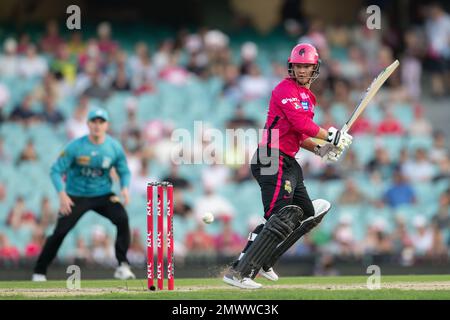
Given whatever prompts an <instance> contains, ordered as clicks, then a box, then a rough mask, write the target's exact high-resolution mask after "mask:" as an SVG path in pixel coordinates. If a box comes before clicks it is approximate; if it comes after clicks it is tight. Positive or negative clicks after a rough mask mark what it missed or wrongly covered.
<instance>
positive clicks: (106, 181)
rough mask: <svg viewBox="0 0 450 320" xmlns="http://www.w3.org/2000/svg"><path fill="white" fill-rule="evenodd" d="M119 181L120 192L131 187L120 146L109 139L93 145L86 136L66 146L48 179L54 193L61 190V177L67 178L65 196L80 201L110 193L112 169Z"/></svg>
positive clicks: (107, 137)
mask: <svg viewBox="0 0 450 320" xmlns="http://www.w3.org/2000/svg"><path fill="white" fill-rule="evenodd" d="M112 167H114V168H115V169H116V171H117V174H118V175H119V178H120V187H121V189H122V190H123V189H124V188H128V187H129V184H130V170H129V169H128V165H127V160H126V157H125V152H124V150H123V148H122V146H121V145H120V143H119V142H118V141H117V140H116V139H114V138H112V137H111V136H109V135H106V136H105V141H104V142H103V143H101V144H94V143H93V142H92V141H91V140H90V139H89V136H84V137H81V138H78V139H76V140H74V141H72V142H71V143H69V144H68V145H67V147H66V148H65V149H64V151H63V152H62V153H61V155H60V156H59V158H58V160H57V161H56V162H55V163H54V164H53V166H52V168H51V173H50V175H51V179H52V182H53V185H54V186H55V188H56V191H57V192H58V193H59V192H61V191H63V190H64V182H63V178H62V176H63V175H64V174H65V175H66V188H65V190H66V193H67V194H69V195H72V196H79V197H95V196H101V195H105V194H108V193H110V192H111V189H112V183H113V181H112V179H111V175H110V171H111V168H112Z"/></svg>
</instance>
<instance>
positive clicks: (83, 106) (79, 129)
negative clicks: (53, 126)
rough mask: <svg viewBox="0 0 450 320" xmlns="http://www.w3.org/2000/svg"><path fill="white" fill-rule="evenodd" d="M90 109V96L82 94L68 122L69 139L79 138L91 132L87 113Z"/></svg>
mask: <svg viewBox="0 0 450 320" xmlns="http://www.w3.org/2000/svg"><path fill="white" fill-rule="evenodd" d="M88 111H89V98H88V97H87V96H81V97H80V100H79V102H78V106H77V107H76V109H75V111H74V113H73V115H72V117H71V118H69V120H68V121H67V123H66V131H67V136H68V138H69V139H75V138H79V137H81V136H84V135H86V134H88V133H89V129H88V126H87V114H88Z"/></svg>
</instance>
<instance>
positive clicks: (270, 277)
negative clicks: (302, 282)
mask: <svg viewBox="0 0 450 320" xmlns="http://www.w3.org/2000/svg"><path fill="white" fill-rule="evenodd" d="M258 274H259V275H260V276H263V277H264V278H266V279H268V280H270V281H278V275H277V274H276V273H275V271H273V268H272V267H270V268H269V269H267V270H264V268H261V269H259V273H258Z"/></svg>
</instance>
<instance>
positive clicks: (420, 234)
mask: <svg viewBox="0 0 450 320" xmlns="http://www.w3.org/2000/svg"><path fill="white" fill-rule="evenodd" d="M413 224H414V227H415V228H416V230H415V232H414V234H413V235H412V236H411V242H412V245H413V248H414V251H415V254H416V255H418V256H423V255H426V254H428V253H429V251H430V250H431V249H432V246H433V232H432V230H431V228H430V227H429V226H428V225H427V221H426V219H425V217H423V216H416V217H415V218H414V221H413Z"/></svg>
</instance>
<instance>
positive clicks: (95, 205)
mask: <svg viewBox="0 0 450 320" xmlns="http://www.w3.org/2000/svg"><path fill="white" fill-rule="evenodd" d="M87 124H88V127H89V134H88V135H86V136H83V137H81V138H78V139H75V140H74V141H72V142H70V143H69V144H68V145H67V146H66V147H65V149H64V151H63V152H62V153H61V154H60V156H59V158H58V159H57V161H56V162H55V163H54V164H53V165H52V167H51V173H50V176H51V180H52V183H53V185H54V187H55V189H56V191H57V192H58V194H59V214H58V220H57V223H56V227H55V230H54V231H53V234H52V235H51V236H49V237H48V238H47V240H46V242H45V245H44V248H43V249H42V252H41V254H40V256H39V258H38V260H37V262H36V266H35V268H34V274H33V277H32V280H33V281H46V280H47V278H46V273H47V268H48V266H49V265H50V263H51V262H52V260H53V259H54V258H55V256H56V254H57V252H58V249H59V248H60V246H61V244H62V242H63V240H64V238H65V237H66V235H67V233H69V231H70V230H71V229H72V228H73V227H75V225H76V224H77V222H78V220H79V219H80V218H81V217H82V216H83V214H84V213H85V212H87V211H89V210H93V211H96V212H97V213H99V214H101V215H102V216H104V217H105V218H108V219H109V220H110V221H111V222H112V223H113V224H114V225H115V226H116V227H117V239H116V243H115V251H116V258H117V260H118V263H119V265H118V267H117V269H116V271H115V273H114V277H115V278H117V279H122V280H125V279H135V278H136V277H135V275H134V274H133V272H132V271H131V270H130V267H129V264H128V261H127V257H126V254H127V250H128V247H129V244H130V227H129V224H128V216H127V212H126V211H125V208H124V206H123V205H122V203H121V201H120V199H119V197H118V196H116V195H115V194H114V193H112V192H111V188H112V179H111V176H110V171H111V169H112V168H113V167H114V168H115V170H116V172H117V174H118V175H119V177H120V185H121V194H122V196H123V203H124V205H127V203H128V201H129V195H128V186H129V182H130V170H129V169H128V164H127V160H126V157H125V153H124V150H123V148H122V146H121V145H120V143H119V142H118V141H117V140H115V139H114V138H112V137H111V136H109V135H108V134H107V133H106V132H107V130H108V124H109V123H108V114H107V112H106V111H105V110H104V109H100V108H98V109H93V110H91V111H90V112H89V114H88V123H87ZM63 176H65V188H64V183H63Z"/></svg>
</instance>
